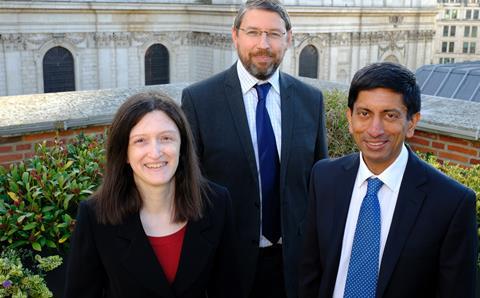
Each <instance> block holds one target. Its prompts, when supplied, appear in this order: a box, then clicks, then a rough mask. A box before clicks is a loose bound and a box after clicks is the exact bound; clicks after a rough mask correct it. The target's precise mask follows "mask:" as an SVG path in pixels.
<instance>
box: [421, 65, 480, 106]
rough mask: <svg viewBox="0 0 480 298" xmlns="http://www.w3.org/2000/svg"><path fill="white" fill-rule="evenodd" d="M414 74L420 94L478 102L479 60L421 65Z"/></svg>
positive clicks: (479, 90)
mask: <svg viewBox="0 0 480 298" xmlns="http://www.w3.org/2000/svg"><path fill="white" fill-rule="evenodd" d="M415 75H416V77H417V83H418V85H419V86H420V89H421V92H422V94H428V95H433V96H441V97H447V98H454V99H462V100H467V101H472V102H479V103H480V61H469V62H461V63H450V64H431V65H423V66H422V67H420V68H419V69H417V71H416V73H415Z"/></svg>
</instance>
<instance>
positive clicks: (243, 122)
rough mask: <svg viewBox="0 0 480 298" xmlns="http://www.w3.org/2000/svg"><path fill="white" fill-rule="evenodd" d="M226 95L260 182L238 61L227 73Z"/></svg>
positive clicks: (249, 162) (244, 147)
mask: <svg viewBox="0 0 480 298" xmlns="http://www.w3.org/2000/svg"><path fill="white" fill-rule="evenodd" d="M237 63H238V62H237ZM225 95H226V96H225V98H226V100H227V102H228V106H229V108H230V113H231V114H232V118H233V122H234V124H235V127H236V129H237V132H238V136H239V138H240V142H241V143H242V148H243V151H244V152H245V156H246V157H247V161H248V165H249V166H250V171H251V173H252V175H253V177H254V178H255V181H257V183H258V179H257V178H258V176H257V163H256V161H255V153H254V151H253V144H252V139H251V137H250V129H249V127H248V122H247V113H246V112H245V104H244V103H243V94H242V87H241V86H240V80H239V78H238V74H237V64H236V63H235V64H233V66H232V67H230V70H229V71H228V72H227V74H226V78H225Z"/></svg>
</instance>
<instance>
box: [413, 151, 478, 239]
mask: <svg viewBox="0 0 480 298" xmlns="http://www.w3.org/2000/svg"><path fill="white" fill-rule="evenodd" d="M419 156H420V157H422V158H423V159H424V160H426V161H427V162H428V163H429V164H431V165H432V166H434V167H435V168H437V169H439V170H440V171H442V172H443V173H445V174H446V175H448V176H450V177H452V178H453V179H455V180H457V181H458V182H460V183H462V184H463V185H465V186H467V187H469V188H471V189H473V191H474V192H475V194H476V195H477V206H476V208H477V224H478V225H479V228H478V236H479V242H480V165H474V166H472V167H470V168H464V167H461V166H457V165H454V164H450V163H448V162H443V163H440V162H439V161H438V160H437V157H436V156H434V155H432V154H422V153H419Z"/></svg>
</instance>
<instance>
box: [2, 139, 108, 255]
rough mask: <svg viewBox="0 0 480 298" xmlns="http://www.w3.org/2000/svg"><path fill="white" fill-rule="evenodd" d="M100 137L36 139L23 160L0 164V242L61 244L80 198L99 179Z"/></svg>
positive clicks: (41, 246) (64, 246) (38, 246)
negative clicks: (68, 140) (32, 152)
mask: <svg viewBox="0 0 480 298" xmlns="http://www.w3.org/2000/svg"><path fill="white" fill-rule="evenodd" d="M103 143H104V138H103V137H91V136H86V135H83V134H81V135H79V136H77V137H76V138H75V139H74V140H73V142H72V143H68V144H64V143H63V142H61V141H55V143H54V144H53V145H52V146H48V145H47V143H46V142H44V143H42V144H40V145H37V146H36V148H35V153H36V155H35V156H34V157H32V158H30V159H28V160H26V161H25V162H21V163H19V164H14V165H11V166H10V168H9V169H8V170H7V169H5V168H3V167H0V246H8V247H11V248H16V247H31V248H33V249H34V250H36V251H41V250H42V249H44V248H48V249H50V250H65V249H67V248H68V239H69V238H70V235H71V232H72V231H73V228H74V224H75V216H76V212H77V207H78V204H79V203H80V201H82V200H85V199H86V198H88V196H90V195H91V194H92V193H93V191H94V190H95V189H96V187H97V186H98V185H99V183H100V179H101V177H102V165H103V164H104V158H105V157H104V149H103Z"/></svg>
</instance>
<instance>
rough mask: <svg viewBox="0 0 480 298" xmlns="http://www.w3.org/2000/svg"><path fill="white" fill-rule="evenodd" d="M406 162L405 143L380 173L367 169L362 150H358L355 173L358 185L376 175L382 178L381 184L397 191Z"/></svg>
mask: <svg viewBox="0 0 480 298" xmlns="http://www.w3.org/2000/svg"><path fill="white" fill-rule="evenodd" d="M407 162H408V150H407V148H406V147H405V145H403V146H402V150H401V151H400V154H399V155H398V156H397V159H395V161H394V162H393V163H392V164H391V165H390V166H389V167H388V168H386V169H385V170H384V171H383V172H382V173H380V175H375V174H373V173H372V172H371V171H370V170H369V169H368V167H367V165H366V164H365V161H364V160H363V155H362V152H360V166H359V168H358V174H357V181H358V182H359V184H358V186H360V185H362V184H363V183H364V182H365V181H366V180H367V179H368V178H370V177H377V178H379V179H380V180H382V182H383V184H384V185H386V186H387V187H388V188H389V189H390V190H391V191H393V192H398V191H399V189H400V185H401V184H402V179H401V178H403V173H404V172H405V168H406V167H407ZM399 177H400V179H399Z"/></svg>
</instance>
